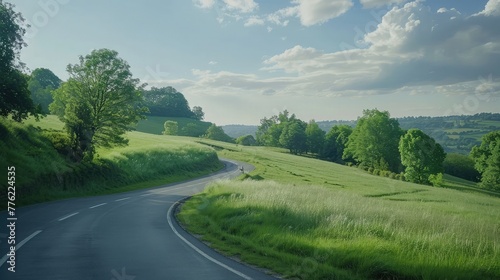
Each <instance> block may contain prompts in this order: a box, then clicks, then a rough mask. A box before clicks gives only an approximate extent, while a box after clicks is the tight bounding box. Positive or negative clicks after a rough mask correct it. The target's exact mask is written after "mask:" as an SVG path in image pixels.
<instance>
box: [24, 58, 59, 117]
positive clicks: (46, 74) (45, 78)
mask: <svg viewBox="0 0 500 280" xmlns="http://www.w3.org/2000/svg"><path fill="white" fill-rule="evenodd" d="M61 82H62V81H61V79H59V77H57V76H56V75H55V74H54V73H53V72H52V71H50V70H49V69H45V68H37V69H35V70H34V71H33V72H31V75H30V78H29V81H28V89H29V91H30V92H31V99H33V103H35V104H39V105H40V107H41V110H42V112H43V113H48V112H49V105H50V103H52V101H54V99H53V98H52V91H53V90H55V89H58V88H59V86H60V85H61Z"/></svg>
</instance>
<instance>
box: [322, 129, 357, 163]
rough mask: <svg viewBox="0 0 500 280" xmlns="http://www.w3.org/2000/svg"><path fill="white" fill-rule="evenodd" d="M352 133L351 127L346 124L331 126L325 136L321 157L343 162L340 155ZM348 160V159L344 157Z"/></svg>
mask: <svg viewBox="0 0 500 280" xmlns="http://www.w3.org/2000/svg"><path fill="white" fill-rule="evenodd" d="M351 133H352V127H350V126H348V125H336V126H333V127H332V128H331V129H330V131H328V133H327V134H326V136H325V144H324V147H323V151H322V152H321V157H322V158H324V159H326V160H329V161H333V162H338V163H343V160H342V155H343V154H344V149H345V147H346V145H347V141H348V140H349V135H351ZM344 160H349V159H344Z"/></svg>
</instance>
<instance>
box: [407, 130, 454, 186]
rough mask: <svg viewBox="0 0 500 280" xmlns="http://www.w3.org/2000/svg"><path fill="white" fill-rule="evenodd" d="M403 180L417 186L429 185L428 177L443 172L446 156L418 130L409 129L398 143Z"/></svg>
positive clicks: (432, 141)
mask: <svg viewBox="0 0 500 280" xmlns="http://www.w3.org/2000/svg"><path fill="white" fill-rule="evenodd" d="M399 152H400V153H401V162H402V163H403V165H404V166H405V178H406V179H407V180H408V181H410V182H414V183H418V184H429V183H430V182H429V176H430V175H431V174H438V173H442V172H443V161H444V159H445V157H446V154H445V152H444V150H443V147H441V145H439V144H438V143H436V141H434V139H433V138H431V137H430V136H428V135H427V134H425V133H424V132H422V131H421V130H420V129H410V130H408V132H406V134H405V135H404V136H403V137H401V140H400V141H399Z"/></svg>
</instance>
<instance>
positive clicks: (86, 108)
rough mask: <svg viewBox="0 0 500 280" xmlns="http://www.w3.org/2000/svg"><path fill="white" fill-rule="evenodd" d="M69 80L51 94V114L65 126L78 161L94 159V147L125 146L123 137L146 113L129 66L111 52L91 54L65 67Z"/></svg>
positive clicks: (125, 141) (137, 85)
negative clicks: (52, 99)
mask: <svg viewBox="0 0 500 280" xmlns="http://www.w3.org/2000/svg"><path fill="white" fill-rule="evenodd" d="M67 71H68V73H69V76H70V78H69V79H68V81H67V82H65V83H63V84H62V85H61V87H60V88H59V89H57V90H55V91H54V92H53V94H54V96H53V97H54V102H53V103H52V104H51V105H50V110H51V112H53V113H54V114H56V115H57V116H58V117H59V118H60V119H61V120H62V121H63V122H64V123H65V125H66V129H67V130H68V132H69V134H70V136H71V139H72V140H73V149H74V151H75V154H76V156H77V157H76V158H77V159H83V158H87V159H89V160H91V159H92V158H93V155H94V152H95V147H99V146H102V147H111V146H115V145H126V144H127V143H128V141H127V139H125V138H124V137H123V134H124V133H125V132H126V131H128V130H131V129H132V124H135V123H137V121H138V120H139V119H141V118H142V117H143V114H144V113H145V112H146V110H145V108H144V107H142V106H141V101H142V96H141V92H142V89H141V86H140V85H139V80H138V79H134V78H133V77H132V73H131V72H130V66H129V65H128V63H127V62H126V61H125V60H123V59H121V58H119V57H118V53H117V52H116V51H113V50H108V49H100V50H94V51H92V53H90V54H89V55H86V56H80V62H79V63H78V64H73V65H71V64H70V65H68V67H67Z"/></svg>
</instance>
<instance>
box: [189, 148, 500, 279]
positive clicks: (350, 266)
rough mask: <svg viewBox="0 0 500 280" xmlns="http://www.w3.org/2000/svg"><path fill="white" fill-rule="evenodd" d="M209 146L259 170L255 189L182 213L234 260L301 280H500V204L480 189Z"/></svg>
mask: <svg viewBox="0 0 500 280" xmlns="http://www.w3.org/2000/svg"><path fill="white" fill-rule="evenodd" d="M205 142H207V143H209V144H210V145H214V146H219V147H225V149H223V150H220V151H219V154H220V155H221V156H224V157H229V158H234V159H239V160H244V161H247V162H250V163H252V164H254V165H255V166H256V167H257V169H256V170H255V171H254V172H252V173H251V174H247V175H246V176H245V178H247V179H249V180H245V181H242V182H229V181H222V182H218V183H216V184H213V185H212V186H211V187H209V188H208V189H206V191H205V192H203V193H202V194H199V195H197V196H195V197H193V198H192V199H191V200H189V201H188V202H187V203H186V204H185V205H184V206H183V207H182V211H181V213H180V214H179V218H180V220H181V221H182V222H183V223H184V224H185V225H186V226H187V227H188V229H189V230H191V231H193V232H194V233H196V234H200V235H202V236H203V239H205V240H206V241H208V242H209V243H210V244H211V245H212V246H214V247H216V248H218V249H220V250H222V251H225V252H227V253H228V254H231V255H234V256H237V257H239V258H241V259H243V260H244V261H248V262H251V263H254V264H257V265H259V266H263V267H266V268H269V269H272V270H274V271H276V272H278V273H280V274H282V275H285V276H286V277H289V278H299V279H499V278H500V246H499V245H500V200H499V198H498V197H497V196H494V195H489V194H487V193H484V192H482V191H481V190H478V189H477V188H476V187H475V184H474V183H471V182H467V181H465V183H466V184H464V181H462V180H460V179H457V178H453V177H446V178H445V184H446V186H447V187H448V188H434V187H430V186H423V185H417V184H412V183H407V182H402V181H396V180H392V179H389V178H382V177H378V176H372V175H369V174H367V173H365V172H363V171H361V170H358V169H356V168H353V167H346V166H342V165H338V164H334V163H329V162H324V161H319V160H315V159H310V158H303V157H297V156H292V155H289V154H286V153H283V151H282V150H280V149H267V148H259V147H241V146H239V147H237V146H234V145H229V144H222V143H216V142H209V141H205ZM252 179H253V180H252Z"/></svg>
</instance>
